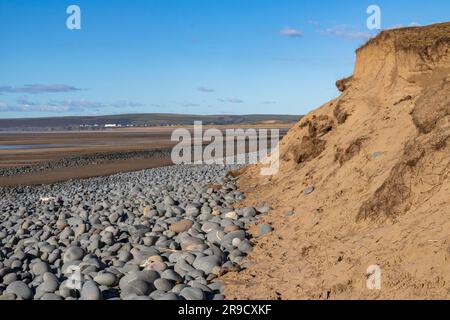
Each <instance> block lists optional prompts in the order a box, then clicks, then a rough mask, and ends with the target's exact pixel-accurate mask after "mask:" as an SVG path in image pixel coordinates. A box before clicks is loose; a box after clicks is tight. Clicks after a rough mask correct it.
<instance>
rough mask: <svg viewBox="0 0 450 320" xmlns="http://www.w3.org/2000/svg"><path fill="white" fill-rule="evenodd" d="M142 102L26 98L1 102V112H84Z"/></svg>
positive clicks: (134, 105) (124, 106)
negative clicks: (40, 100) (43, 100)
mask: <svg viewBox="0 0 450 320" xmlns="http://www.w3.org/2000/svg"><path fill="white" fill-rule="evenodd" d="M141 106H143V105H142V104H140V103H135V102H130V101H116V102H113V103H103V102H98V101H93V100H85V99H81V100H50V101H47V102H38V101H32V100H29V99H27V98H26V97H25V98H19V99H17V101H16V103H14V104H7V103H0V112H55V113H64V112H84V111H91V112H92V111H98V110H100V109H102V108H107V107H113V108H126V107H141Z"/></svg>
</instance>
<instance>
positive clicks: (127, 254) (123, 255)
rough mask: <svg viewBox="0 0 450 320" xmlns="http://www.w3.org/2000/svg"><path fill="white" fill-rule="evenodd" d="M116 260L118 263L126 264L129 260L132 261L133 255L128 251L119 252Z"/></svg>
mask: <svg viewBox="0 0 450 320" xmlns="http://www.w3.org/2000/svg"><path fill="white" fill-rule="evenodd" d="M117 258H118V259H119V260H120V261H123V262H128V261H130V260H131V259H133V255H132V254H131V253H130V252H128V251H120V252H119V254H118V255H117Z"/></svg>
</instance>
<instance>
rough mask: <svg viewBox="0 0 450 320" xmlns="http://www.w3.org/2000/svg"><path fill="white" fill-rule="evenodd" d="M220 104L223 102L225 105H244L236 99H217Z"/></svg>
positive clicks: (242, 101)
mask: <svg viewBox="0 0 450 320" xmlns="http://www.w3.org/2000/svg"><path fill="white" fill-rule="evenodd" d="M218 100H219V101H220V102H225V103H236V104H238V103H244V100H241V99H238V98H226V99H222V98H221V99H218Z"/></svg>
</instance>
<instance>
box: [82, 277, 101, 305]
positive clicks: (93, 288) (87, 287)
mask: <svg viewBox="0 0 450 320" xmlns="http://www.w3.org/2000/svg"><path fill="white" fill-rule="evenodd" d="M102 298H103V297H102V292H101V291H100V289H99V288H98V286H97V285H96V284H95V282H93V281H88V282H86V283H84V284H83V288H82V289H81V297H80V299H81V300H102Z"/></svg>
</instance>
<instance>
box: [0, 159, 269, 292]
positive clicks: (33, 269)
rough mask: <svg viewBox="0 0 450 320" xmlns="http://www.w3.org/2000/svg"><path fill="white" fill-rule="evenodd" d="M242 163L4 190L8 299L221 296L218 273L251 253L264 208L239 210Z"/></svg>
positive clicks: (0, 262)
mask: <svg viewBox="0 0 450 320" xmlns="http://www.w3.org/2000/svg"><path fill="white" fill-rule="evenodd" d="M232 168H233V167H223V166H215V165H213V166H201V165H200V166H197V165H196V166H189V165H186V166H184V165H181V166H172V167H166V168H156V169H149V170H142V171H138V172H130V173H122V174H117V175H113V176H110V177H99V178H91V179H85V180H73V181H67V182H64V183H56V184H52V185H41V186H31V187H26V188H21V187H20V188H19V187H16V188H0V208H2V210H1V211H0V221H2V222H1V224H0V279H1V280H2V283H0V299H36V300H38V299H39V300H60V299H65V300H75V299H82V300H100V299H106V300H116V299H131V300H149V299H155V300H156V299H158V300H159V299H161V300H180V299H186V300H198V299H214V298H217V299H219V298H221V296H220V295H218V292H220V291H219V290H216V289H213V288H218V284H217V283H220V281H218V279H217V275H218V274H219V273H221V271H223V270H222V269H223V266H225V267H224V270H232V266H235V264H233V261H234V262H237V261H241V260H242V259H243V258H244V257H245V255H246V254H247V253H249V252H250V251H251V248H252V244H251V243H250V242H249V241H248V238H249V235H248V234H247V233H246V232H245V231H244V227H245V226H246V225H248V224H250V223H253V222H255V221H256V219H257V216H258V214H259V213H262V212H264V210H263V209H261V208H259V209H258V210H257V209H255V208H253V207H247V208H243V209H238V208H234V207H233V206H234V205H235V204H236V203H238V202H239V201H240V200H242V199H244V198H245V196H244V194H242V193H240V192H238V191H237V188H236V186H235V181H234V179H233V178H231V177H225V175H226V173H227V172H228V171H229V170H230V169H232ZM1 170H2V169H0V171H1ZM217 183H221V184H223V188H211V187H209V186H210V185H212V184H217ZM44 198H45V199H47V200H48V201H47V200H46V201H41V200H40V199H44ZM3 248H5V250H3ZM19 279H20V280H21V281H19ZM78 286H79V290H78V289H77V290H75V288H78ZM220 288H222V287H220Z"/></svg>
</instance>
